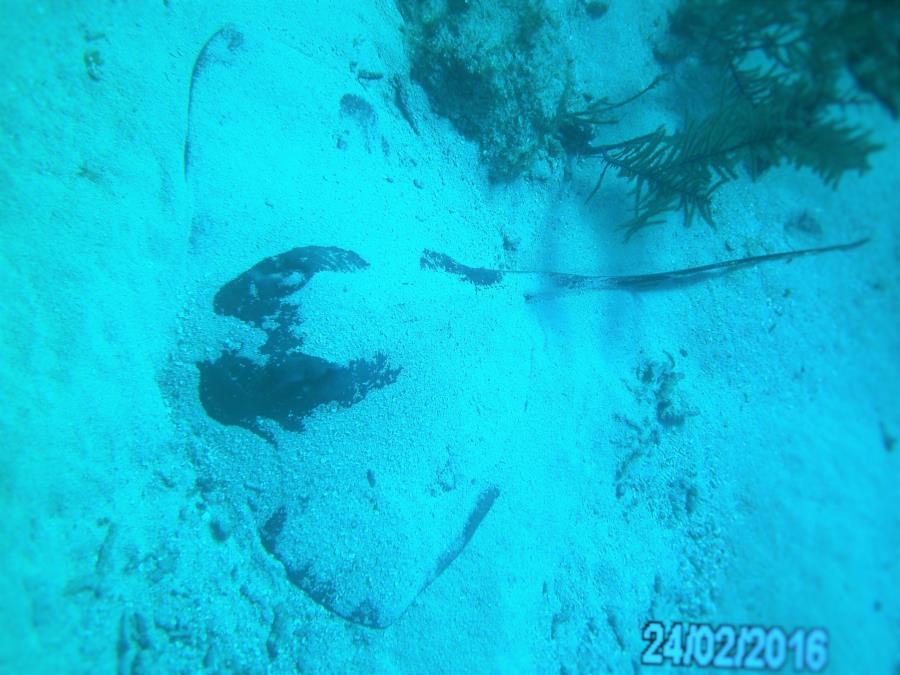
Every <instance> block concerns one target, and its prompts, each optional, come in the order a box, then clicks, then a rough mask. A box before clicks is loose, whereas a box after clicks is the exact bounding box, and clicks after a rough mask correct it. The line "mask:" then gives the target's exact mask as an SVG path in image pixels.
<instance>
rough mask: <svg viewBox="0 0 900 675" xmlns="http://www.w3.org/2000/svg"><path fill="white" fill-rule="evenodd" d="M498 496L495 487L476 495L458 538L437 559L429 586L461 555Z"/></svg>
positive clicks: (498, 491)
mask: <svg viewBox="0 0 900 675" xmlns="http://www.w3.org/2000/svg"><path fill="white" fill-rule="evenodd" d="M499 496H500V490H498V489H497V488H496V487H489V488H488V489H487V490H485V491H484V492H482V493H481V494H480V495H478V501H477V502H476V503H475V508H474V509H472V513H470V514H469V519H468V520H467V521H466V526H465V527H464V528H463V531H462V532H460V533H459V536H458V537H457V538H456V539H454V540H453V543H452V544H450V546H449V548H447V550H446V551H444V553H443V554H442V555H441V557H440V558H438V561H437V564H436V565H435V566H434V573H433V574H432V575H431V579H429V581H428V583H429V584H430V583H431V582H432V581H434V580H435V579H437V578H438V577H439V576H440V575H441V574H442V573H443V571H444V570H445V569H447V567H448V566H449V565H450V563H452V562H453V561H454V560H456V558H457V556H458V555H459V554H460V553H462V551H463V549H464V548H465V547H466V544H468V543H469V540H470V539H471V538H472V535H474V534H475V530H477V529H478V526H479V525H481V521H482V520H484V517H485V516H486V515H487V514H488V511H490V510H491V507H492V506H493V505H494V502H495V501H496V499H497V497H499ZM426 585H427V584H426Z"/></svg>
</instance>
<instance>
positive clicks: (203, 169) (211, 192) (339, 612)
mask: <svg viewBox="0 0 900 675" xmlns="http://www.w3.org/2000/svg"><path fill="white" fill-rule="evenodd" d="M257 57H268V61H266V60H265V58H262V59H260V60H257ZM302 58H304V57H302V56H301V55H300V54H299V53H298V52H296V51H295V50H290V49H282V48H281V47H279V46H278V45H275V44H273V43H271V42H266V41H254V39H253V36H252V35H247V36H245V34H244V33H243V32H241V31H239V30H237V28H235V27H234V26H225V27H224V28H222V29H221V30H219V31H217V32H216V33H214V34H213V35H212V36H211V37H210V38H209V40H207V42H206V43H205V44H204V45H203V47H202V49H201V50H200V52H199V53H198V55H197V57H196V59H195V61H194V66H193V69H192V72H191V77H190V86H189V90H188V97H187V98H188V101H187V112H188V120H187V129H186V134H185V140H184V147H183V157H184V160H183V161H184V167H183V168H184V173H185V178H186V180H187V182H188V184H189V187H190V189H191V190H192V191H193V193H194V197H195V199H194V206H195V212H194V214H193V222H194V224H195V227H200V226H204V225H206V224H212V225H216V226H221V227H223V228H225V227H227V226H228V223H229V220H230V219H231V218H235V217H246V214H247V211H245V210H244V208H245V204H244V203H243V202H240V201H239V200H237V201H233V200H234V191H235V190H239V189H240V188H241V186H243V185H244V184H254V181H250V180H245V178H246V174H248V173H252V172H253V171H254V170H256V171H261V172H264V175H265V176H266V181H267V182H271V181H276V180H286V181H287V179H285V178H283V177H280V176H279V175H278V173H277V172H276V171H273V170H272V166H271V163H270V162H268V161H266V160H268V159H272V157H268V156H266V155H265V154H264V151H265V149H266V148H261V149H260V148H257V147H256V146H255V145H254V144H252V143H246V144H245V146H246V148H245V150H246V149H247V148H249V151H248V155H247V158H249V159H251V160H252V161H253V162H254V164H251V165H250V166H245V165H244V164H243V162H242V161H237V162H234V163H233V164H231V163H229V162H223V161H222V159H223V157H224V158H231V157H233V156H234V150H233V143H234V142H235V141H238V140H240V139H241V137H242V136H243V138H244V139H245V140H246V139H251V140H252V139H254V138H262V137H264V136H263V135H264V134H268V133H270V132H271V130H272V129H276V130H281V133H292V132H294V131H296V129H297V125H296V124H294V123H287V122H286V120H285V119H282V118H279V117H277V116H278V115H279V114H288V111H289V110H290V106H281V105H272V106H268V105H267V101H268V99H261V98H259V97H261V96H264V97H273V100H274V101H276V102H280V101H282V100H287V101H290V100H298V99H299V98H300V97H301V96H303V95H304V91H305V90H304V89H303V87H304V86H305V85H303V82H304V80H303V78H302V77H300V76H297V77H296V78H285V77H283V74H284V73H301V72H303V68H304V67H314V65H315V64H313V65H312V66H310V65H309V63H308V62H306V61H298V59H302ZM272 63H277V64H279V68H278V69H275V70H273V69H271V68H266V65H267V64H268V65H271V64H272ZM310 79H311V80H314V79H315V78H310ZM292 87H293V88H292ZM307 93H308V92H307ZM257 99H258V100H259V101H260V102H262V103H263V105H261V106H260V107H258V108H250V110H252V113H253V114H249V115H248V114H247V110H248V108H246V107H241V106H242V105H243V104H246V103H247V102H248V101H251V102H252V101H254V100H257ZM270 108H271V115H273V118H272V120H268V121H267V120H260V119H259V118H260V117H264V116H265V115H267V114H269V113H270ZM223 111H224V112H223ZM225 112H227V113H228V114H227V115H226V114H224V113H225ZM272 121H274V122H275V123H269V122H272ZM371 124H372V125H375V124H377V121H376V120H374V119H373V120H372V122H371ZM254 125H257V126H254ZM248 127H249V128H248ZM255 132H259V134H258V135H254V133H255ZM279 138H280V137H279ZM290 140H293V141H295V145H294V147H303V146H302V141H303V140H304V139H302V138H300V139H298V138H296V137H294V138H292V139H285V141H284V147H290ZM298 140H299V141H301V142H297V141H298ZM276 145H277V146H278V147H277V150H278V151H279V152H284V150H283V147H282V145H281V144H280V143H279V144H276ZM217 153H218V154H217ZM276 159H277V157H276ZM287 182H288V183H289V181H287ZM259 183H260V182H259V181H256V183H255V184H259ZM260 201H261V200H255V202H254V203H259V202H260ZM292 231H297V237H298V238H302V239H311V238H312V235H307V234H305V233H304V232H303V231H302V228H300V227H298V228H297V230H292ZM320 234H321V233H320ZM224 241H227V239H224ZM865 241H866V240H859V241H856V242H852V243H848V244H839V245H835V246H825V247H820V248H814V249H804V250H800V251H789V252H782V253H775V254H768V255H761V256H751V257H747V258H740V259H736V260H730V261H725V262H717V263H712V264H709V265H702V266H699V267H690V268H685V269H679V270H673V271H668V272H656V273H650V274H638V275H622V276H600V275H577V274H568V273H564V272H557V271H540V270H502V269H495V268H488V267H475V266H469V265H465V264H463V263H460V262H458V261H456V260H454V259H453V258H452V257H450V256H448V255H446V254H443V253H439V252H436V251H431V250H425V251H424V252H423V253H422V255H421V258H420V260H419V266H420V267H421V268H422V269H423V270H425V271H428V270H437V271H441V272H443V273H447V274H451V275H453V276H456V277H458V278H460V279H461V280H463V281H464V282H466V283H471V284H473V285H475V286H476V287H486V286H492V285H496V284H500V283H501V282H502V281H503V280H504V279H505V277H507V276H508V275H531V276H534V277H537V278H539V279H541V280H543V281H545V282H546V283H547V284H548V285H549V286H550V287H551V288H553V289H557V290H559V291H561V292H566V291H577V290H591V289H595V290H616V289H619V290H628V291H649V290H660V289H665V288H669V287H674V286H678V285H683V284H686V283H695V282H699V281H702V280H704V279H709V278H710V277H712V276H714V275H716V274H722V273H727V272H730V271H734V270H737V269H740V268H746V267H748V266H752V265H758V264H763V263H769V262H774V261H777V260H788V259H791V258H796V257H800V256H806V255H814V254H822V253H827V252H832V251H842V250H850V249H853V248H855V247H858V246H861V245H862V244H864V243H865ZM414 262H415V261H414V260H411V261H410V267H411V268H413V269H414V268H415V265H414ZM374 267H375V269H372V268H373V266H371V265H370V264H369V262H367V261H366V260H364V259H363V258H362V257H361V256H360V255H358V254H357V253H355V252H353V251H350V250H347V249H343V248H338V247H335V246H300V247H297V248H293V249H290V250H288V251H285V252H283V253H279V254H275V255H272V256H270V257H266V258H263V259H262V260H260V261H259V262H257V263H256V264H255V265H253V266H252V267H250V268H249V269H247V270H246V271H244V272H241V273H239V274H237V276H235V277H234V278H232V279H231V280H230V281H228V282H226V283H224V284H223V285H222V286H221V288H220V289H219V290H218V292H217V293H216V294H215V297H214V299H213V302H212V310H213V312H214V313H215V314H217V315H219V316H222V317H228V318H229V319H230V320H237V321H240V322H242V323H244V324H246V325H247V326H248V327H251V328H252V329H254V330H257V331H261V332H262V333H263V334H264V338H265V339H264V342H263V344H262V345H261V346H260V347H259V348H258V349H249V348H244V347H241V348H236V347H234V346H231V345H230V343H229V345H228V346H226V347H225V348H224V349H221V351H220V353H219V355H218V356H217V357H215V358H208V359H206V360H202V361H199V362H197V364H196V366H197V372H198V380H197V398H198V400H199V402H200V404H201V405H202V407H203V409H204V411H205V413H206V415H207V416H208V417H209V418H210V419H211V420H213V421H214V422H216V423H218V424H221V425H223V426H224V427H225V428H226V432H225V433H222V434H216V435H215V436H211V438H216V439H224V443H226V444H228V446H229V447H228V448H227V452H220V453H218V454H217V453H211V454H210V457H211V458H212V459H210V460H209V461H210V466H208V467H202V469H203V470H204V471H206V472H207V473H209V474H211V475H216V473H217V472H219V471H222V470H223V468H222V462H223V461H224V460H222V459H221V458H223V457H226V456H227V457H228V461H229V462H230V467H231V468H230V470H231V471H233V472H234V474H235V480H234V481H232V482H231V483H229V485H232V486H233V487H229V488H228V489H231V490H233V492H231V493H230V495H231V498H232V499H234V500H235V501H236V502H240V503H242V504H247V505H249V506H250V510H251V512H252V513H253V517H254V518H255V519H256V532H257V534H258V537H259V545H261V547H262V549H263V550H264V551H265V552H266V553H267V554H268V555H270V556H271V557H272V558H273V559H275V560H276V561H278V563H280V564H281V566H282V567H283V569H284V572H285V577H286V579H287V580H288V581H289V582H290V583H291V584H292V585H293V586H294V587H296V588H297V589H299V590H300V591H302V592H303V593H304V594H305V595H306V596H307V597H308V598H309V599H310V600H312V601H313V602H315V603H317V604H318V605H320V606H321V607H323V608H325V609H326V610H327V611H328V612H330V613H331V614H333V615H334V616H336V617H340V618H341V619H344V620H346V621H349V622H351V623H354V624H359V625H363V626H367V627H371V628H385V627H387V626H389V625H391V624H392V623H393V622H395V621H396V620H398V619H399V618H400V617H402V616H403V615H404V614H405V613H406V611H407V609H408V608H409V606H410V605H411V604H412V603H413V602H414V601H415V599H416V598H418V597H419V596H420V595H421V594H422V593H423V592H424V591H425V590H426V589H427V588H428V587H429V586H430V585H431V584H432V583H433V582H434V581H435V580H436V579H438V578H439V577H440V576H441V575H442V574H444V573H445V572H446V570H447V569H449V568H450V566H451V565H452V564H453V562H454V561H455V560H456V559H457V558H458V557H459V556H460V555H461V554H462V553H463V552H464V550H465V549H466V547H467V546H469V545H470V544H471V542H472V541H473V540H474V539H475V535H476V534H477V531H478V530H479V528H481V526H482V525H483V523H484V522H485V520H486V519H487V517H488V515H489V513H490V512H491V510H492V509H493V507H494V504H495V502H496V501H497V500H498V499H499V497H500V490H499V488H498V487H497V486H496V485H494V484H493V482H492V481H490V480H483V479H480V478H478V477H476V476H467V480H466V481H465V482H460V483H459V485H456V484H453V485H446V486H445V485H444V483H440V487H441V490H443V492H442V493H441V494H438V495H437V496H435V495H432V494H429V492H428V490H427V487H428V486H427V485H424V484H421V483H416V482H415V481H417V480H419V478H420V477H419V476H414V477H413V478H410V479H409V480H406V478H407V477H406V476H405V474H404V475H403V476H398V475H394V476H390V475H388V472H389V471H392V470H393V471H394V472H405V471H406V468H405V465H404V464H403V462H400V463H395V464H391V463H390V462H386V463H385V464H384V465H383V471H384V474H379V479H381V478H382V475H384V476H385V478H384V479H383V480H384V481H385V482H387V481H388V480H394V482H395V484H396V485H398V486H400V487H398V488H397V490H396V493H397V494H400V495H402V497H403V500H404V502H403V505H402V508H394V507H395V506H396V504H395V503H392V502H391V501H390V500H384V501H383V502H382V503H381V504H380V509H377V508H376V509H373V508H372V507H371V506H370V507H369V508H368V510H366V509H364V508H361V509H359V510H358V511H354V512H353V513H345V512H344V511H342V510H341V509H338V508H334V509H331V510H329V508H330V507H332V506H334V505H335V501H336V498H335V497H334V495H335V494H339V495H341V496H340V497H339V498H337V500H344V499H347V498H346V496H345V492H346V494H350V492H351V488H353V489H354V490H355V491H354V492H353V493H352V494H353V495H354V497H359V496H360V494H361V493H364V495H365V496H366V497H370V498H371V499H372V505H378V504H379V503H378V502H377V501H376V497H377V495H376V494H374V490H375V485H376V481H375V479H374V477H373V476H374V474H373V472H371V471H370V472H367V471H366V469H365V465H364V464H362V463H361V462H364V461H368V460H365V459H359V457H361V456H362V455H359V457H358V456H353V457H343V458H341V459H342V461H341V463H340V465H339V467H338V470H337V474H336V476H337V479H336V480H335V481H334V482H333V483H330V484H329V485H326V486H323V488H322V489H321V490H319V489H318V486H317V485H315V484H313V485H312V487H311V488H309V489H310V490H312V493H303V492H302V491H301V489H300V488H299V487H298V485H297V483H298V481H297V480H296V474H297V473H300V472H303V471H305V470H309V469H310V466H309V465H308V464H307V465H305V464H303V462H302V453H303V452H304V444H303V443H300V442H298V439H302V438H304V437H303V435H302V434H304V433H306V430H305V426H304V423H305V422H308V418H309V417H310V416H311V415H322V416H324V417H326V418H328V417H332V418H333V419H332V420H331V421H332V424H333V427H334V428H336V429H340V430H342V431H347V432H348V433H351V434H352V433H355V430H353V429H346V428H345V427H344V426H343V425H342V422H341V419H340V418H339V417H334V416H335V415H338V414H340V411H339V409H340V408H344V409H346V408H350V407H352V406H357V405H360V404H362V402H363V401H364V400H366V399H367V398H369V397H374V396H381V395H387V394H388V393H389V392H390V391H391V387H392V386H393V385H395V383H397V382H398V380H399V378H401V377H404V375H405V373H404V370H403V368H402V366H401V365H399V364H396V363H394V362H392V359H391V357H390V355H389V354H384V353H374V354H357V355H356V358H353V359H350V360H349V361H348V362H346V363H338V362H334V361H330V360H328V359H325V358H322V357H320V356H317V355H315V354H310V353H307V352H305V351H304V344H303V339H302V333H301V331H300V330H298V328H299V327H300V326H301V324H302V323H303V322H304V314H303V302H302V301H303V299H304V297H305V288H306V286H307V284H308V282H309V281H310V279H312V278H313V276H315V275H317V274H341V275H347V284H348V285H352V284H353V282H354V275H356V274H360V273H362V272H363V271H364V270H369V272H367V273H377V272H378V269H377V267H378V266H377V265H376V266H374ZM534 297H535V296H533V295H526V296H525V298H526V300H531V299H533V298H534ZM335 301H337V299H336V298H335ZM313 328H315V327H313ZM379 390H384V391H382V392H381V394H379V393H378V392H379ZM383 403H386V408H387V409H390V401H389V400H388V401H383ZM329 404H331V405H329ZM383 410H384V408H382V411H383ZM357 411H358V409H357ZM432 414H434V415H437V414H440V411H433V413H432ZM403 423H404V424H406V422H403ZM413 423H414V424H420V425H430V424H431V423H432V422H431V421H430V420H428V419H426V420H416V421H415V422H413ZM234 428H237V429H234ZM417 428H418V427H417ZM241 429H243V430H246V431H247V432H250V434H253V435H255V436H256V437H258V438H260V439H262V440H263V441H265V443H262V442H256V441H255V439H254V436H247V435H245V436H244V437H243V438H241V437H239V436H237V435H236V434H239V433H243V432H242V431H240V430H241ZM285 438H286V439H290V440H291V444H290V447H289V448H287V449H285V448H284V447H279V439H285ZM351 438H353V436H351ZM450 440H451V439H435V441H436V442H434V443H432V445H433V446H434V447H432V446H431V445H429V446H423V448H415V449H412V451H413V452H415V451H419V452H424V451H425V450H427V451H432V450H434V448H439V449H440V450H441V451H443V449H444V445H445V442H448V441H450ZM320 441H321V439H320ZM319 447H320V446H319ZM341 447H342V449H343V450H344V451H345V452H346V453H347V454H352V453H353V452H354V450H353V448H352V444H351V446H350V447H347V446H341ZM292 453H295V454H292ZM425 456H426V458H427V460H428V462H427V463H428V470H432V468H433V470H434V473H438V472H439V471H440V470H441V466H440V465H439V464H435V466H434V467H431V465H430V462H431V461H432V455H431V454H426V455H425ZM435 457H436V456H435ZM217 458H218V459H217ZM314 459H316V458H314ZM441 461H445V458H444V457H443V456H442V458H441ZM347 466H352V467H354V469H355V468H362V471H361V473H360V474H359V475H361V476H362V477H363V480H365V477H366V476H367V475H368V488H366V487H365V485H364V486H363V490H360V489H358V488H359V485H358V483H354V482H353V481H354V480H357V479H358V478H359V476H358V475H355V474H354V475H344V474H342V473H341V471H344V470H346V469H345V467H347ZM282 472H283V473H282ZM250 474H253V475H262V476H263V478H264V479H267V480H268V482H267V483H265V485H264V488H259V487H257V486H255V485H251V484H250V483H249V481H247V480H246V479H245V478H244V477H245V476H247V475H250ZM316 475H319V474H316ZM226 482H227V481H226ZM407 487H412V488H414V489H411V490H407V491H406V492H404V491H403V490H402V489H401V488H407ZM223 489H225V488H223ZM304 489H305V488H304ZM366 490H368V491H366ZM357 501H359V500H357ZM356 503H357V502H351V501H344V502H342V503H341V505H346V504H349V505H355V504H356ZM361 531H366V532H368V535H369V536H367V537H366V538H360V536H361V535H360V532H361ZM422 534H433V535H435V536H434V537H432V538H431V540H430V541H431V543H428V542H426V543H424V544H423V543H422V542H420V541H419V538H420V536H419V535H422Z"/></svg>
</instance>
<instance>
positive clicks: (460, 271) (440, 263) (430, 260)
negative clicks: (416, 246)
mask: <svg viewBox="0 0 900 675" xmlns="http://www.w3.org/2000/svg"><path fill="white" fill-rule="evenodd" d="M419 266H420V267H421V268H422V269H428V270H441V271H444V272H450V274H455V275H457V276H458V277H460V278H461V279H463V280H465V281H468V282H469V283H470V284H474V285H476V286H493V285H494V284H499V283H500V282H501V281H503V274H504V273H503V271H502V270H492V269H487V268H485V267H468V266H466V265H462V264H460V263H458V262H456V261H455V260H454V259H453V258H451V257H450V256H449V255H445V254H443V253H438V252H437V251H430V250H428V249H425V250H424V251H422V257H421V258H419Z"/></svg>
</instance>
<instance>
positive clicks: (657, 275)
mask: <svg viewBox="0 0 900 675" xmlns="http://www.w3.org/2000/svg"><path fill="white" fill-rule="evenodd" d="M868 241H869V239H868V237H866V238H865V239H859V240H857V241H853V242H850V243H847V244H835V245H833V246H819V247H817V248H806V249H800V250H797V251H781V252H779V253H767V254H765V255H754V256H748V257H746V258H737V259H735V260H725V261H722V262H715V263H710V264H709V265H699V266H697V267H686V268H684V269H680V270H671V271H668V272H653V273H650V274H627V275H619V276H602V275H593V274H587V275H585V274H564V273H561V272H548V271H545V270H498V269H491V268H485V267H467V266H465V265H462V264H460V263H458V262H457V261H456V260H454V259H453V258H451V257H450V256H448V255H444V254H443V253H436V252H434V251H430V250H428V249H426V250H425V251H423V253H422V257H421V259H420V264H421V267H422V268H423V269H432V270H443V271H445V272H450V273H451V274H456V275H459V276H462V277H463V278H464V279H465V280H466V281H470V282H471V283H474V284H479V281H478V280H482V281H481V282H480V284H482V285H483V284H486V283H497V282H499V281H501V280H502V279H503V275H505V274H528V275H534V276H540V277H544V278H546V279H548V280H549V281H550V282H551V283H552V284H553V285H554V286H556V287H557V288H562V289H577V288H585V289H588V288H589V289H594V290H612V289H622V290H630V291H648V290H659V289H664V288H672V287H675V286H686V285H688V284H694V283H699V282H701V281H703V280H705V279H707V278H709V277H711V276H715V275H718V274H725V273H727V272H732V271H734V270H737V269H739V268H742V267H751V266H753V265H759V264H762V263H767V262H774V261H776V260H791V259H792V258H800V257H802V256H807V255H818V254H821V253H830V252H832V251H849V250H851V249H854V248H857V247H859V246H862V245H863V244H866V243H867V242H868ZM491 274H494V275H496V279H495V280H493V281H484V280H487V279H491V277H490V275H491ZM526 297H530V296H526Z"/></svg>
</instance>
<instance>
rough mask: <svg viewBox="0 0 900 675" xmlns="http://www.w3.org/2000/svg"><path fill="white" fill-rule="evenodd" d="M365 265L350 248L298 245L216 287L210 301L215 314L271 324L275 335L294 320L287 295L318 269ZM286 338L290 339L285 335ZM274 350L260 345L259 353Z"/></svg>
mask: <svg viewBox="0 0 900 675" xmlns="http://www.w3.org/2000/svg"><path fill="white" fill-rule="evenodd" d="M368 266H369V263H367V262H366V261H365V260H363V259H362V258H361V257H359V256H358V255H357V254H356V253H354V252H353V251H348V250H345V249H342V248H336V247H334V246H302V247H298V248H293V249H291V250H290V251H286V252H285V253H281V254H279V255H275V256H271V257H269V258H266V259H265V260H261V261H260V262H258V263H256V264H255V265H254V266H253V267H251V268H250V269H249V270H247V271H246V272H244V273H243V274H241V275H240V276H238V277H236V278H234V279H232V280H231V281H229V282H228V283H227V284H225V285H224V286H222V288H221V289H219V292H218V293H216V297H215V298H214V300H213V309H214V310H215V312H216V314H222V315H224V316H233V317H234V318H235V319H240V320H241V321H243V322H245V323H249V324H252V325H254V326H256V327H257V328H264V327H266V326H269V327H270V342H272V341H273V338H272V334H271V333H272V331H271V327H272V326H274V327H275V328H276V329H277V330H278V332H277V333H276V340H275V341H277V338H281V337H287V336H284V335H282V332H283V331H286V330H289V329H290V328H291V327H292V326H295V325H296V324H297V322H298V318H299V317H298V316H297V309H298V307H297V305H296V304H295V303H291V302H289V300H288V299H289V298H290V296H291V295H293V294H294V293H296V292H297V291H299V290H300V289H302V288H303V287H304V286H306V284H307V283H308V282H309V280H310V279H312V278H313V276H314V275H315V274H316V273H318V272H354V271H356V270H361V269H365V268H366V267H368ZM288 339H290V338H288ZM273 349H277V347H275V346H272V345H270V346H267V347H264V348H263V350H262V352H263V353H264V354H265V353H268V352H269V351H271V350H273Z"/></svg>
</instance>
